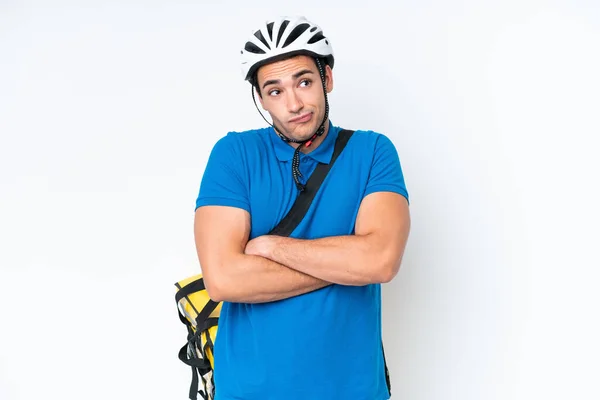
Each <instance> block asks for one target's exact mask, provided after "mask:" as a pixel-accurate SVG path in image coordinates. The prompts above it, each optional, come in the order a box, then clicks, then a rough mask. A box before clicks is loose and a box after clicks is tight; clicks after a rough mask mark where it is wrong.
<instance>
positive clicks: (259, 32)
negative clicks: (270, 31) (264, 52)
mask: <svg viewBox="0 0 600 400" xmlns="http://www.w3.org/2000/svg"><path fill="white" fill-rule="evenodd" d="M254 36H256V38H257V39H258V40H260V41H261V42H262V43H263V44H264V45H265V46H267V49H269V50H271V46H269V43H267V41H266V40H265V37H264V36H263V34H262V32H261V31H256V32H255V33H254Z"/></svg>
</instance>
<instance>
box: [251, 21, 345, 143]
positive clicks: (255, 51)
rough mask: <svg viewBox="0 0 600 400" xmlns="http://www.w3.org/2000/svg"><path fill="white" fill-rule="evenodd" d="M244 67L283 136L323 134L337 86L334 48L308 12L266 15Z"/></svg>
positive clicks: (293, 138)
mask: <svg viewBox="0 0 600 400" xmlns="http://www.w3.org/2000/svg"><path fill="white" fill-rule="evenodd" d="M241 54H242V73H243V76H244V79H246V80H247V81H249V82H250V83H251V84H252V85H253V86H254V89H255V91H256V92H257V93H258V95H259V98H260V102H261V104H262V106H263V108H264V109H265V110H266V111H268V112H269V114H270V115H271V117H272V119H273V123H274V125H275V126H276V130H277V131H278V133H279V135H280V136H282V138H283V139H284V140H287V141H292V142H302V141H305V140H308V139H311V137H312V136H314V135H316V136H320V135H321V134H322V133H323V131H324V129H325V128H324V127H325V123H326V121H327V117H328V111H329V110H328V102H327V96H326V93H327V92H330V91H331V90H332V89H333V76H332V68H333V64H334V57H333V49H332V47H331V44H330V43H329V39H327V38H326V37H325V36H324V35H323V31H322V30H321V28H319V27H318V26H317V25H315V24H313V23H311V22H309V21H307V20H306V19H305V18H304V17H298V18H289V17H283V18H279V19H277V20H275V21H267V22H266V23H265V24H264V25H263V26H262V27H261V28H260V29H258V30H257V31H255V32H254V33H253V34H252V35H251V37H250V38H249V39H248V41H247V42H246V44H245V46H244V49H243V50H242V51H241Z"/></svg>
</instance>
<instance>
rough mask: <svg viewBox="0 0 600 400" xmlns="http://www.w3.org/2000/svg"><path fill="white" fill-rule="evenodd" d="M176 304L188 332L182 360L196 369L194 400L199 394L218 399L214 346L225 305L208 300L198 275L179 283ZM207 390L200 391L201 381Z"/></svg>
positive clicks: (201, 279)
mask: <svg viewBox="0 0 600 400" xmlns="http://www.w3.org/2000/svg"><path fill="white" fill-rule="evenodd" d="M175 286H176V287H177V293H176V294H175V301H176V302H177V309H178V310H179V319H180V320H181V322H183V323H184V324H185V325H186V326H187V329H188V336H187V343H186V344H185V345H184V346H183V347H182V348H181V349H180V350H179V359H180V360H181V361H182V362H184V363H185V364H187V365H189V366H190V367H192V384H191V387H190V399H193V400H196V393H199V394H200V395H201V396H202V398H203V399H204V400H212V399H213V398H214V392H215V390H214V380H213V376H212V372H213V370H214V367H215V364H214V350H213V348H214V343H215V339H216V337H217V327H218V323H219V315H220V313H221V306H222V303H217V302H214V301H212V300H211V299H210V297H209V296H208V292H207V291H206V287H205V286H204V279H203V278H202V275H201V274H199V275H194V276H191V277H189V278H187V279H184V280H182V281H179V282H177V283H175ZM198 377H200V379H201V380H202V386H203V389H204V390H201V391H198V384H199V378H198Z"/></svg>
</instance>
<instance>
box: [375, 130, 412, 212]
mask: <svg viewBox="0 0 600 400" xmlns="http://www.w3.org/2000/svg"><path fill="white" fill-rule="evenodd" d="M374 192H395V193H399V194H401V195H402V196H404V197H406V200H409V198H408V191H407V190H406V184H405V182H404V174H403V173H402V167H401V165H400V158H399V157H398V152H397V151H396V147H395V146H394V144H393V143H392V141H391V140H390V139H389V138H388V137H387V136H385V135H382V134H379V135H378V137H377V141H376V143H375V152H374V155H373V161H372V164H371V172H370V174H369V180H368V182H367V187H366V190H365V194H364V196H367V195H369V194H371V193H374Z"/></svg>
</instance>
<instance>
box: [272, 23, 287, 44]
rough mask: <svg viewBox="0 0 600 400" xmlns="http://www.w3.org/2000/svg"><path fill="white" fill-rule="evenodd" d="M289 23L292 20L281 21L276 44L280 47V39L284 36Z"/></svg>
mask: <svg viewBox="0 0 600 400" xmlns="http://www.w3.org/2000/svg"><path fill="white" fill-rule="evenodd" d="M289 23H290V21H288V20H287V19H286V20H285V21H283V22H282V23H281V26H280V27H279V33H277V43H276V44H275V47H279V41H280V40H281V37H282V36H283V31H285V28H287V26H288V24H289Z"/></svg>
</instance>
